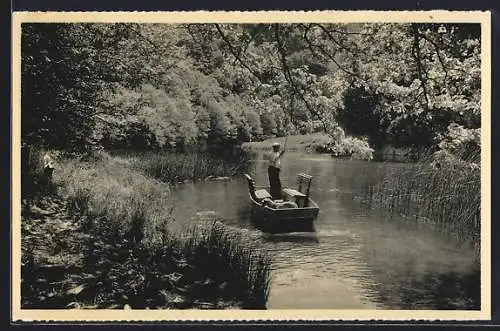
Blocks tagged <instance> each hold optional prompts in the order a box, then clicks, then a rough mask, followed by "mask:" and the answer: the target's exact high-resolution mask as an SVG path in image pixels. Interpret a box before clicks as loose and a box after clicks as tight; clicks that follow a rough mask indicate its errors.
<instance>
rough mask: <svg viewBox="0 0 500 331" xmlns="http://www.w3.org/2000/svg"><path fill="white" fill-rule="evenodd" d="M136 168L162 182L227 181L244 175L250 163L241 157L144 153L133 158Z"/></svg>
mask: <svg viewBox="0 0 500 331" xmlns="http://www.w3.org/2000/svg"><path fill="white" fill-rule="evenodd" d="M132 163H133V165H134V166H135V167H137V168H138V169H140V170H142V171H143V172H144V173H146V174H147V175H148V176H150V177H153V178H157V179H160V180H161V181H163V182H169V183H176V182H182V181H186V180H188V181H197V180H203V179H207V178H211V177H230V176H234V175H237V174H240V173H243V172H244V171H245V170H246V169H247V168H248V166H249V161H248V160H247V158H246V157H245V156H243V155H241V156H238V157H235V158H234V159H231V160H230V159H220V158H216V157H214V156H211V155H208V154H200V153H189V154H178V153H167V152H160V153H153V152H146V153H142V154H140V155H137V156H133V157H132Z"/></svg>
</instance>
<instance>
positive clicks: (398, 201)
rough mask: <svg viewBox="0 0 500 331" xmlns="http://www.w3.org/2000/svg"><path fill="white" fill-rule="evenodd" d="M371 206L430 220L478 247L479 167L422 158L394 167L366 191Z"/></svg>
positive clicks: (479, 216) (422, 219) (409, 216)
mask: <svg viewBox="0 0 500 331" xmlns="http://www.w3.org/2000/svg"><path fill="white" fill-rule="evenodd" d="M368 194H369V200H370V202H371V204H372V206H373V207H375V208H377V209H382V210H384V211H389V212H390V213H391V214H394V215H398V216H400V215H403V216H405V217H407V218H412V219H415V220H418V221H422V222H425V223H429V224H431V225H433V226H437V227H438V228H440V229H442V230H444V231H445V232H446V233H450V234H452V235H454V236H455V237H457V238H458V239H459V240H460V241H462V242H469V243H471V244H472V245H473V246H475V247H476V248H477V249H479V240H480V233H481V231H480V230H481V228H480V223H481V212H480V206H481V178H480V169H477V168H474V167H470V166H468V165H467V164H466V163H462V164H461V163H450V164H446V165H443V166H441V167H436V166H435V165H434V164H432V163H431V162H430V160H423V161H421V162H419V163H416V164H414V165H412V166H410V167H402V168H398V169H395V170H394V172H393V173H391V174H390V175H388V176H386V177H385V178H384V180H383V181H382V182H381V183H379V184H378V185H375V186H374V187H373V188H371V189H370V190H369V192H368Z"/></svg>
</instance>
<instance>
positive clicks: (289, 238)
mask: <svg viewBox="0 0 500 331" xmlns="http://www.w3.org/2000/svg"><path fill="white" fill-rule="evenodd" d="M262 240H264V241H265V242H268V243H280V242H288V243H294V244H306V243H312V244H319V240H318V237H317V236H316V233H315V232H297V233H286V234H270V233H265V234H263V236H262Z"/></svg>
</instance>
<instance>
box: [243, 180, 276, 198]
mask: <svg viewBox="0 0 500 331" xmlns="http://www.w3.org/2000/svg"><path fill="white" fill-rule="evenodd" d="M245 178H246V180H247V183H248V190H249V191H250V195H251V196H252V198H253V199H254V200H255V201H261V200H263V199H266V198H271V194H269V192H268V191H267V190H266V189H259V190H256V189H255V182H254V180H253V179H252V177H250V175H248V174H245Z"/></svg>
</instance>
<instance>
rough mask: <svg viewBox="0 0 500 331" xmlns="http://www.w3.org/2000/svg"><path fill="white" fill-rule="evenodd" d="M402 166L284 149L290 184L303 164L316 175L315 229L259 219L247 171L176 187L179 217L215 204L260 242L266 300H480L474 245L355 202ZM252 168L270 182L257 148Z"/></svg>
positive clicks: (322, 304)
mask: <svg viewBox="0 0 500 331" xmlns="http://www.w3.org/2000/svg"><path fill="white" fill-rule="evenodd" d="M405 166H407V165H405V164H402V163H377V162H364V161H352V160H338V159H333V158H331V157H330V156H326V155H316V154H303V153H299V152H290V153H286V154H285V155H284V159H283V165H282V167H283V168H282V173H281V179H282V183H283V185H284V186H287V185H288V186H291V187H294V186H295V183H296V175H297V173H299V172H306V173H308V174H310V175H312V176H313V177H314V178H313V182H312V186H311V198H312V199H313V200H315V201H316V202H317V203H318V205H319V206H320V213H319V216H318V219H317V220H316V222H315V232H313V233H292V234H280V235H269V234H265V233H262V232H261V231H259V230H258V229H256V228H254V227H253V225H252V224H251V222H250V204H249V199H248V188H247V185H246V182H245V181H244V178H236V179H232V180H228V181H214V182H201V183H194V184H185V185H182V186H178V187H176V188H175V189H174V191H173V196H174V199H175V206H176V208H175V210H174V216H175V217H176V219H193V217H195V215H196V214H197V213H200V212H202V213H203V212H215V213H217V214H218V215H220V216H221V217H222V218H223V219H224V220H225V222H227V224H228V225H230V226H234V227H238V228H240V229H242V230H243V231H244V232H246V233H247V234H248V236H249V237H251V238H254V239H255V240H258V241H259V242H260V243H262V245H263V247H264V248H265V249H267V250H268V251H269V252H270V254H271V256H272V258H273V267H272V283H271V290H270V294H269V300H268V304H267V308H268V309H281V308H284V309H364V308H366V309H479V297H480V294H479V291H480V278H479V266H478V263H477V262H476V261H475V255H474V253H473V251H472V250H471V249H470V248H469V247H467V246H466V245H460V244H458V243H457V242H456V240H454V239H453V238H451V237H449V236H445V235H444V234H443V233H441V232H438V231H437V230H435V229H432V228H430V227H429V226H428V225H425V224H419V223H417V222H411V221H404V220H403V219H397V218H394V217H389V216H388V215H383V214H381V213H376V212H374V211H373V210H370V209H369V208H367V207H366V206H364V205H363V204H362V203H360V202H359V192H360V191H361V189H362V188H363V187H365V186H366V185H370V184H373V183H375V182H377V181H378V180H380V178H381V177H382V176H384V175H386V174H389V173H390V172H391V171H392V170H393V169H395V168H397V167H405ZM250 174H251V176H252V177H253V178H254V179H255V181H256V183H257V185H266V184H267V165H266V164H265V162H264V161H262V158H261V157H260V156H259V155H257V157H256V160H254V162H253V165H252V168H251V170H250Z"/></svg>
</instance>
